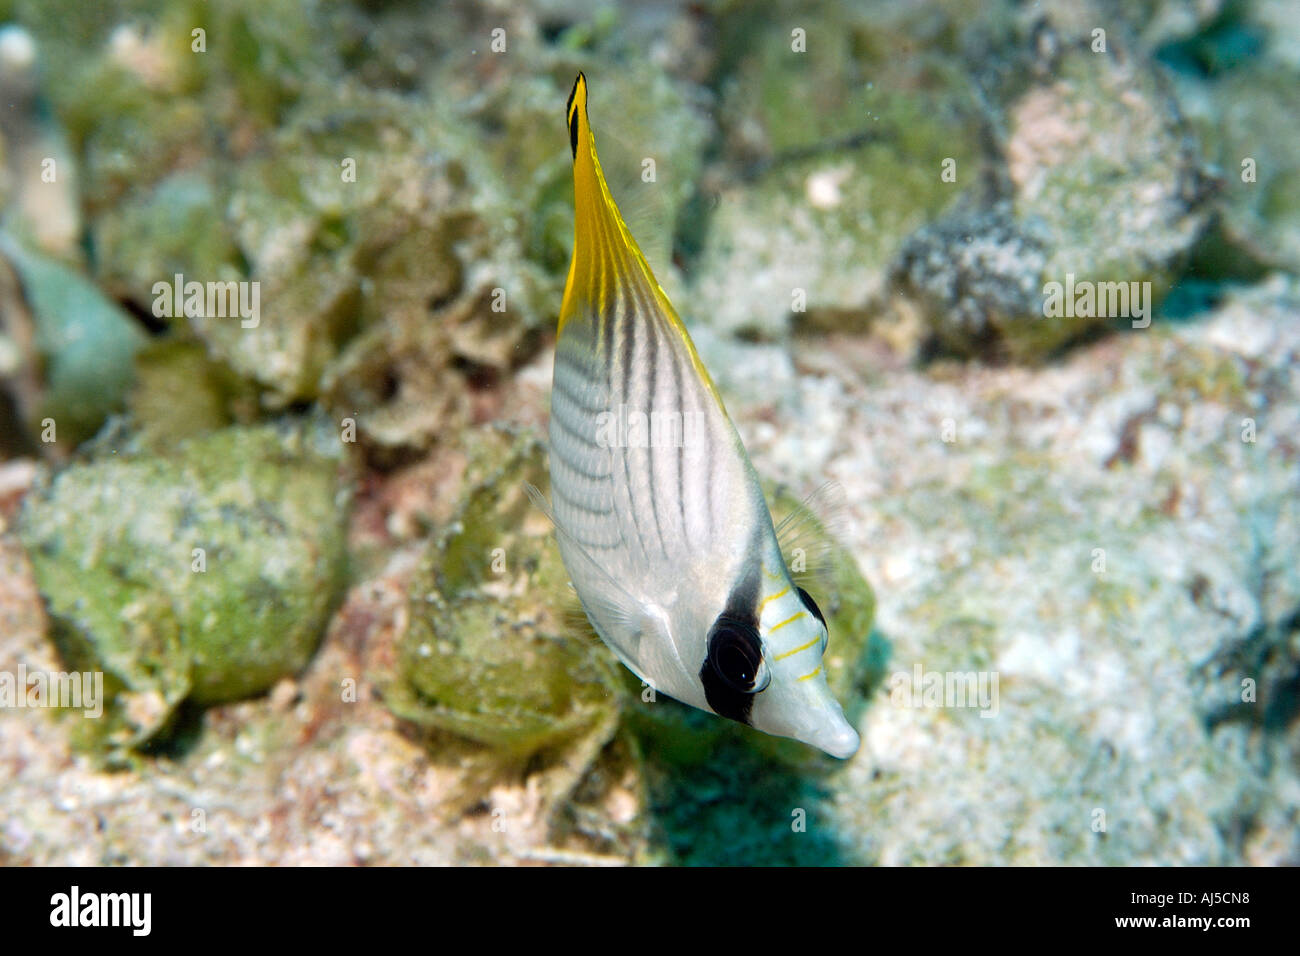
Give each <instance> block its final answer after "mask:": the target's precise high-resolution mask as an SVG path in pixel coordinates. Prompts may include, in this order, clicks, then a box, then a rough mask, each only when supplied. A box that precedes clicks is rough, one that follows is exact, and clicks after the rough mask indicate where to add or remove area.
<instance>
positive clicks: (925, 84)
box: [692, 8, 981, 340]
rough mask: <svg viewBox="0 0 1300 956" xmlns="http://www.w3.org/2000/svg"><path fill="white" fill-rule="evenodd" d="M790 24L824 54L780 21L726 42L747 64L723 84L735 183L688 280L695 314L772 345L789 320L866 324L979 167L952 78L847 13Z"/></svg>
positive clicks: (746, 27)
mask: <svg viewBox="0 0 1300 956" xmlns="http://www.w3.org/2000/svg"><path fill="white" fill-rule="evenodd" d="M790 23H797V24H799V27H800V30H801V31H802V32H804V33H805V34H806V42H807V44H808V50H810V51H813V50H815V51H816V52H815V54H814V53H813V52H808V53H802V52H799V51H798V50H796V49H792V38H791V32H790V27H789V25H788V24H787V23H786V21H785V20H778V21H773V22H770V23H767V22H764V23H763V24H756V23H752V22H744V23H741V24H737V25H736V26H735V27H734V29H735V30H736V31H737V36H734V37H731V38H730V42H732V43H735V44H737V46H738V47H739V48H743V49H746V50H748V51H750V52H748V53H746V54H745V55H744V56H743V57H742V58H741V60H740V62H739V64H738V68H737V74H736V77H735V79H734V80H732V81H730V82H729V83H728V84H727V85H726V86H725V87H724V89H725V90H726V94H725V97H724V106H725V109H724V110H723V115H724V120H723V126H724V129H723V142H724V145H725V148H726V150H727V153H728V156H729V159H730V161H731V163H732V165H733V166H734V167H736V168H737V170H738V171H740V172H741V174H742V175H741V180H740V184H739V185H737V186H733V187H730V188H727V189H725V190H720V195H719V197H718V201H717V202H716V203H715V204H714V205H715V206H716V208H714V209H713V211H712V213H711V216H710V219H709V223H708V229H707V232H706V233H705V235H704V237H703V239H702V244H701V249H700V256H699V261H698V263H697V264H696V268H695V269H694V270H693V276H694V288H693V290H692V296H693V299H694V301H695V303H696V306H695V307H694V309H695V311H696V313H697V314H699V315H701V316H707V317H708V321H709V322H710V324H712V325H714V326H715V327H717V328H718V329H719V330H721V331H723V332H726V333H732V334H738V335H741V336H745V337H754V338H760V339H770V340H780V339H782V338H783V337H784V336H785V335H786V333H787V332H788V330H789V324H790V319H791V316H792V315H793V316H795V317H796V318H798V319H799V320H800V321H801V322H805V323H807V322H812V324H831V325H848V326H854V325H857V326H859V327H860V326H861V325H862V324H864V323H865V315H866V312H867V310H868V308H869V304H870V303H871V302H872V301H873V300H874V299H875V298H876V297H877V296H879V295H880V294H882V293H883V292H884V290H885V287H886V277H887V275H886V272H887V269H888V266H889V264H890V262H891V260H892V259H893V257H894V256H895V254H896V253H897V251H898V249H899V247H900V245H901V244H902V243H903V241H904V240H905V239H906V238H907V236H908V235H909V234H910V233H911V232H912V231H913V230H915V229H917V228H918V227H920V226H921V225H922V224H923V223H925V222H926V221H927V220H929V219H930V218H932V217H934V216H936V215H938V214H939V213H940V212H941V211H942V210H943V209H944V208H946V207H947V206H948V205H949V204H950V203H951V202H953V201H954V200H955V199H956V197H957V196H958V194H959V193H960V192H961V191H962V190H964V189H965V188H966V185H967V184H969V183H974V182H976V181H977V179H978V173H977V170H978V169H979V167H980V164H981V160H980V154H979V150H978V148H977V144H978V143H979V142H980V139H981V134H980V115H981V108H980V105H979V103H978V101H977V100H976V99H975V97H974V95H973V92H972V85H971V83H970V82H969V80H968V79H967V78H966V77H964V76H962V75H961V74H960V72H959V71H958V70H956V69H954V68H953V67H952V66H950V65H948V64H945V63H944V62H943V61H942V60H941V59H940V58H937V57H934V56H932V55H930V54H928V53H919V52H918V53H912V54H907V55H904V56H902V57H899V56H898V50H899V45H898V44H891V43H888V42H882V41H881V38H880V35H879V32H880V30H881V25H880V24H879V23H878V22H876V21H875V20H872V19H868V18H867V17H866V16H864V15H862V14H860V13H853V12H850V11H849V10H848V9H847V8H845V9H841V10H839V11H836V12H834V13H832V12H830V11H823V12H822V13H820V14H816V15H814V14H808V15H801V16H799V17H797V18H795V19H793V20H791V21H790ZM886 29H888V28H886ZM754 33H757V34H758V35H757V37H754V36H753V34H754ZM945 162H950V163H951V164H952V166H951V168H952V169H954V170H956V171H957V173H958V176H957V179H956V180H955V181H950V180H945V179H944V177H943V176H942V173H943V169H944V164H945Z"/></svg>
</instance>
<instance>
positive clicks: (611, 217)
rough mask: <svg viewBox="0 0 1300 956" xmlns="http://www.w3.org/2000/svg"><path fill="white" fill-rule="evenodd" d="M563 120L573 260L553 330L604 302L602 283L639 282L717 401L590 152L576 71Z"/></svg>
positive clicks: (592, 142) (583, 83)
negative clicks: (570, 160) (570, 164)
mask: <svg viewBox="0 0 1300 956" xmlns="http://www.w3.org/2000/svg"><path fill="white" fill-rule="evenodd" d="M566 120H567V122H568V127H569V145H570V148H571V149H572V150H573V212H574V223H573V258H572V260H571V261H570V262H569V278H568V281H567V282H566V283H565V285H564V300H563V302H562V303H561V305H560V323H559V331H560V332H561V333H562V332H563V331H564V326H565V323H566V322H568V321H569V320H570V319H571V318H573V316H574V315H575V314H577V313H578V312H580V311H582V310H585V309H589V308H591V307H594V309H595V310H596V311H600V310H601V309H603V308H604V306H605V304H606V303H604V302H603V301H601V296H602V283H603V282H612V281H618V280H619V278H622V279H623V280H624V281H632V282H637V281H640V282H644V284H645V287H646V288H648V289H649V291H650V293H651V295H652V296H653V298H654V300H655V303H656V304H657V305H658V306H659V308H660V310H661V312H662V314H663V317H664V318H665V319H666V320H667V321H668V323H669V325H670V326H671V327H672V329H673V331H674V332H676V333H677V335H678V336H679V337H680V338H681V340H682V343H683V345H684V346H685V348H686V350H687V352H688V353H689V354H690V357H691V362H692V364H693V365H694V367H695V370H696V371H697V372H698V373H699V375H700V378H701V379H702V380H703V381H704V383H705V385H706V386H707V387H708V389H709V391H710V392H712V393H713V396H714V398H716V399H717V400H718V404H719V405H721V404H722V399H721V397H720V396H719V395H718V390H717V388H716V387H715V386H714V384H713V379H712V378H711V377H710V376H709V373H708V370H707V369H706V368H705V367H704V363H702V362H701V361H700V358H699V355H698V354H696V351H695V345H694V343H692V342H691V337H690V335H689V334H688V333H687V331H686V326H685V325H683V324H682V320H681V318H680V317H679V316H678V315H677V310H676V309H674V308H673V305H672V303H671V302H669V301H668V296H667V294H666V293H665V292H664V290H663V289H662V288H661V287H660V285H659V282H658V280H657V279H655V276H654V272H653V271H651V269H650V263H648V262H647V261H646V258H645V256H644V255H643V254H642V252H641V247H640V246H638V245H637V242H636V240H635V239H634V238H633V237H632V233H631V231H630V230H629V229H628V228H627V223H626V222H624V221H623V216H622V214H621V213H620V212H619V210H618V205H617V203H615V202H614V197H613V196H612V195H611V194H610V191H609V184H608V183H606V182H605V174H604V172H603V171H602V170H601V168H600V159H599V157H597V155H596V139H595V137H594V136H593V135H592V132H591V125H590V123H589V122H588V121H587V77H586V76H585V75H584V74H582V73H579V74H578V79H577V80H576V81H575V82H574V84H573V92H571V93H570V94H569V102H568V106H567V107H566Z"/></svg>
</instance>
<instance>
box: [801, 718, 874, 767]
mask: <svg viewBox="0 0 1300 956" xmlns="http://www.w3.org/2000/svg"><path fill="white" fill-rule="evenodd" d="M827 711H828V712H827V713H826V714H825V719H824V720H822V721H820V722H819V723H818V725H817V726H816V727H815V728H813V729H812V732H811V733H809V734H808V736H806V737H801V738H800V739H801V740H803V742H804V743H806V744H812V745H813V746H814V747H817V748H818V749H820V750H824V751H826V752H827V753H828V754H830V755H831V756H832V757H838V758H839V759H840V760H848V759H849V758H850V757H852V756H853V755H854V754H855V753H857V752H858V746H859V745H860V744H861V742H862V741H861V739H860V738H859V737H858V732H857V731H856V730H854V729H853V725H852V724H850V723H849V722H848V721H847V720H845V718H844V712H843V711H842V710H841V709H840V706H839V704H835V705H834V712H833V713H830V712H829V711H830V708H827Z"/></svg>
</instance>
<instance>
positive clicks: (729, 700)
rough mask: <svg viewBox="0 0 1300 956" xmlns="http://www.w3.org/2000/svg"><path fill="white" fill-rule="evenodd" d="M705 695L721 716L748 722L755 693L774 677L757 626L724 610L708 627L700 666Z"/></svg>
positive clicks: (761, 689)
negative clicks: (706, 641)
mask: <svg viewBox="0 0 1300 956" xmlns="http://www.w3.org/2000/svg"><path fill="white" fill-rule="evenodd" d="M700 681H701V683H703V684H704V696H705V698H706V699H707V700H708V702H709V706H710V707H712V708H713V712H714V713H716V714H718V715H719V716H721V717H729V718H731V719H732V720H738V721H740V722H741V723H746V724H747V723H749V713H750V710H751V709H752V708H753V706H754V695H755V694H758V693H760V692H761V691H763V690H764V689H765V688H766V687H767V685H768V683H769V682H770V681H771V675H770V673H769V672H768V669H767V665H766V664H765V663H764V662H763V641H762V638H760V637H759V635H758V628H757V627H756V626H755V625H754V624H753V623H751V622H749V621H742V620H740V619H739V618H736V617H732V616H731V615H729V614H727V613H725V612H724V613H722V614H720V615H719V616H718V619H717V621H715V622H714V624H713V627H712V628H710V629H709V641H708V652H707V654H706V655H705V658H704V666H703V667H701V668H700Z"/></svg>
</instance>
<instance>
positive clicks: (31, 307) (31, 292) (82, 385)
mask: <svg viewBox="0 0 1300 956" xmlns="http://www.w3.org/2000/svg"><path fill="white" fill-rule="evenodd" d="M0 252H2V253H3V254H4V257H5V258H6V259H7V260H8V263H9V266H10V267H11V268H12V269H13V270H14V273H15V275H16V277H17V279H18V287H17V288H16V289H11V290H10V293H9V294H10V295H11V296H14V297H13V298H11V299H10V301H9V303H7V304H6V307H5V308H4V319H5V324H6V325H7V326H10V325H17V324H21V326H22V327H23V330H22V333H21V334H20V335H19V336H18V339H19V341H22V342H24V343H25V344H26V346H27V348H28V349H30V351H29V352H28V353H27V354H25V355H23V360H24V361H23V364H24V365H25V367H26V369H27V370H28V371H34V370H36V369H43V375H40V376H39V377H40V383H39V385H33V386H30V387H28V388H27V389H25V391H26V392H27V394H26V396H25V398H26V401H25V402H24V403H23V404H24V405H26V409H25V410H26V411H27V418H28V420H27V421H26V422H24V424H25V425H26V426H27V428H28V429H29V430H30V432H31V434H32V435H34V436H39V437H40V438H41V440H42V442H46V443H47V444H49V443H53V442H61V443H62V444H61V445H59V446H56V447H60V448H64V449H70V448H73V447H75V446H76V445H77V443H78V442H80V441H82V440H83V439H86V438H89V437H90V436H91V435H92V434H94V432H95V431H96V430H97V429H98V428H99V426H100V425H102V424H103V422H104V420H105V418H107V417H108V415H109V414H111V413H112V412H114V411H117V410H119V409H120V408H121V407H122V404H123V402H124V400H125V397H126V393H127V390H128V389H129V388H130V386H131V382H132V360H133V358H134V356H135V354H136V352H137V351H138V350H139V349H140V348H141V346H142V345H143V344H144V342H145V341H146V336H145V334H144V332H143V331H142V330H141V328H140V327H139V325H138V324H137V323H136V322H135V320H134V319H132V318H131V317H130V316H129V315H127V314H126V313H125V312H124V311H123V310H122V309H121V308H119V307H118V306H117V305H116V304H114V303H113V302H111V301H109V300H108V299H107V298H105V297H104V295H103V294H102V293H101V292H100V291H99V290H98V289H97V288H96V287H95V286H94V284H92V283H91V282H90V281H89V280H87V279H86V278H85V277H84V276H82V275H81V274H79V273H78V272H77V271H76V270H75V269H73V268H72V267H70V266H67V265H65V264H63V263H62V262H59V261H57V260H55V259H51V258H49V257H47V256H45V255H43V254H41V253H37V252H33V251H31V250H29V249H25V248H23V247H22V246H21V245H19V244H18V243H17V242H16V241H14V240H13V239H12V238H11V237H8V236H6V235H4V234H0ZM19 293H21V301H20V300H19V299H18V298H17V297H16V296H17V295H18V294H19ZM28 326H29V327H28ZM17 331H18V330H17V328H15V332H17ZM46 419H50V420H52V421H53V426H54V428H53V431H52V432H51V431H50V429H49V428H48V427H47V425H46V424H45V423H44V422H45V420H46ZM51 436H52V437H51Z"/></svg>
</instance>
